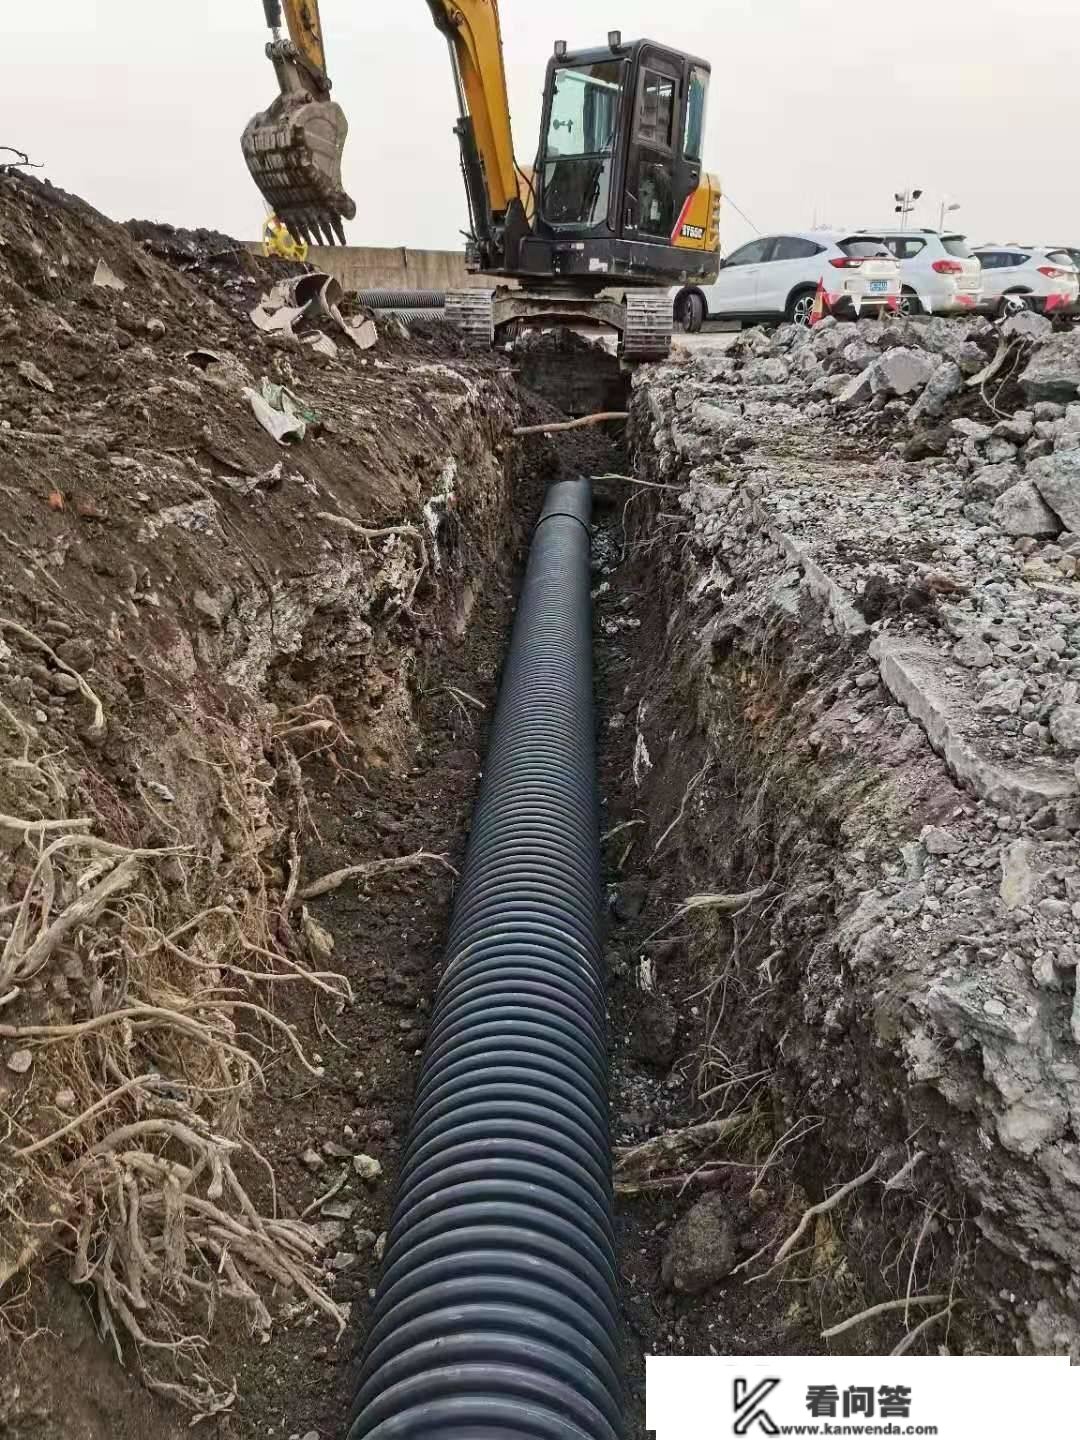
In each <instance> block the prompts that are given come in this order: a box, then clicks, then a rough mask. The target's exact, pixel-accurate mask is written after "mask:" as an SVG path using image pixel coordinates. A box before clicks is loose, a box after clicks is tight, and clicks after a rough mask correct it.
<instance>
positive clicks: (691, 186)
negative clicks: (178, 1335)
mask: <svg viewBox="0 0 1080 1440" xmlns="http://www.w3.org/2000/svg"><path fill="white" fill-rule="evenodd" d="M707 83H708V77H707V75H705V74H704V72H699V71H698V70H697V68H696V67H695V68H694V69H693V73H692V74H691V66H690V65H689V63H688V61H687V60H686V58H685V57H684V56H681V55H674V54H671V53H669V52H667V51H663V50H655V49H644V50H642V52H641V58H640V61H639V65H638V76H637V92H636V96H635V102H634V109H633V113H632V116H631V131H630V137H629V146H628V150H627V166H626V195H625V211H624V221H623V231H624V234H625V235H626V236H628V237H629V238H631V239H635V240H642V241H647V242H649V243H652V244H657V245H674V243H675V240H676V239H677V236H678V230H679V227H680V225H681V223H682V217H683V214H684V211H685V208H686V204H687V201H688V200H689V198H690V196H691V195H693V194H694V192H695V191H696V190H697V188H698V185H699V183H700V180H701V131H702V129H703V119H704V105H705V93H704V87H705V86H707Z"/></svg>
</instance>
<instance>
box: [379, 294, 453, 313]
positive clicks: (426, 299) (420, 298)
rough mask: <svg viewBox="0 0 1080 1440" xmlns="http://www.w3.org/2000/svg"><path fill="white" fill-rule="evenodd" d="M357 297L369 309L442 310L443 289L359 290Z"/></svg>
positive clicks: (443, 302)
mask: <svg viewBox="0 0 1080 1440" xmlns="http://www.w3.org/2000/svg"><path fill="white" fill-rule="evenodd" d="M357 299H358V300H359V301H360V304H361V305H365V306H367V308H368V309H369V310H442V309H444V308H445V306H446V291H445V290H360V291H358V292H357Z"/></svg>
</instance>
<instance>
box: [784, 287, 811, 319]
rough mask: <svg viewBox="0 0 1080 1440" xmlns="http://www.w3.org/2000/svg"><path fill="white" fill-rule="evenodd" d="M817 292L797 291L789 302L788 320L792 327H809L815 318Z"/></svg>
mask: <svg viewBox="0 0 1080 1440" xmlns="http://www.w3.org/2000/svg"><path fill="white" fill-rule="evenodd" d="M816 299H817V291H816V290H797V291H796V292H795V294H794V295H792V297H791V299H790V300H789V301H788V307H787V318H788V323H789V324H791V325H809V324H810V322H811V320H812V319H813V316H814V302H815V300H816Z"/></svg>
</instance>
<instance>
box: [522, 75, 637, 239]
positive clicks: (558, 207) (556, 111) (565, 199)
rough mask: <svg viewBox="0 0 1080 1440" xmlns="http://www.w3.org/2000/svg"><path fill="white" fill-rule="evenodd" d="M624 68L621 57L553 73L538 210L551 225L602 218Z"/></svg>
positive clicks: (608, 191)
mask: <svg viewBox="0 0 1080 1440" xmlns="http://www.w3.org/2000/svg"><path fill="white" fill-rule="evenodd" d="M625 78H626V66H625V63H624V62H623V61H621V60H605V61H601V62H599V63H597V64H595V65H578V66H569V65H567V66H562V67H560V68H559V69H558V70H556V72H555V80H554V86H553V90H552V96H551V114H550V118H549V120H548V129H547V137H546V141H545V146H544V160H543V168H542V173H541V196H540V208H541V212H542V214H543V216H544V219H545V220H547V221H548V223H549V224H551V225H578V226H585V225H597V224H600V223H601V222H602V221H603V220H604V219H605V217H606V216H607V213H608V209H609V205H610V202H611V179H612V170H613V165H614V154H615V141H616V139H617V137H618V133H619V109H620V106H621V104H622V94H623V85H624V83H625Z"/></svg>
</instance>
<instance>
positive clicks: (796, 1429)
mask: <svg viewBox="0 0 1080 1440" xmlns="http://www.w3.org/2000/svg"><path fill="white" fill-rule="evenodd" d="M775 1433H776V1434H778V1435H936V1434H937V1433H938V1427H937V1426H936V1425H828V1424H824V1425H777V1427H776V1431H775Z"/></svg>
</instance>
